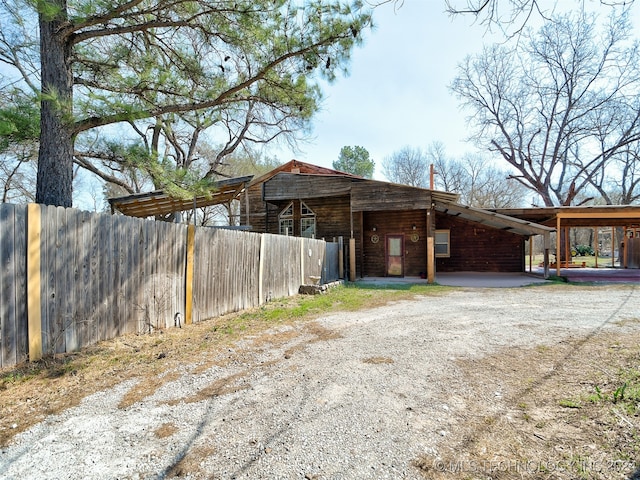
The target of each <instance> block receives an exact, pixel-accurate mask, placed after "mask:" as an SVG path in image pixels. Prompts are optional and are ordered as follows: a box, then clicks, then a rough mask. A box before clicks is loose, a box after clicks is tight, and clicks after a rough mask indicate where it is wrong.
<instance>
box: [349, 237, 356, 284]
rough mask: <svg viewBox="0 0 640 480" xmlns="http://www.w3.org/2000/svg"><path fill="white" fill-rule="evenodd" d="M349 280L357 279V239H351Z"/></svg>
mask: <svg viewBox="0 0 640 480" xmlns="http://www.w3.org/2000/svg"><path fill="white" fill-rule="evenodd" d="M349 281H350V282H355V281H356V239H355V238H350V239H349Z"/></svg>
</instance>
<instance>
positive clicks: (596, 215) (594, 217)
mask: <svg viewBox="0 0 640 480" xmlns="http://www.w3.org/2000/svg"><path fill="white" fill-rule="evenodd" d="M494 211H495V212H497V213H501V214H504V215H508V216H512V217H516V218H520V219H523V220H528V221H532V222H536V223H539V224H542V225H547V226H555V230H556V231H557V232H558V235H559V237H560V239H561V240H560V241H556V265H555V268H556V274H557V275H558V276H560V272H561V269H562V268H563V267H568V266H569V264H568V263H566V262H565V263H563V262H562V261H561V259H562V258H570V251H569V249H570V244H569V229H570V228H578V227H580V228H594V229H595V234H596V238H595V243H596V245H597V243H598V239H597V232H598V228H603V227H604V228H606V227H608V228H611V229H612V244H613V239H614V237H615V229H616V228H622V231H623V235H622V239H621V241H620V244H621V245H622V246H623V247H624V250H623V255H622V265H621V266H622V267H623V268H629V267H632V268H638V267H639V266H640V265H639V264H640V260H639V259H640V206H637V205H599V206H580V207H545V208H521V209H496V210H494ZM596 250H597V249H596ZM612 258H613V251H612Z"/></svg>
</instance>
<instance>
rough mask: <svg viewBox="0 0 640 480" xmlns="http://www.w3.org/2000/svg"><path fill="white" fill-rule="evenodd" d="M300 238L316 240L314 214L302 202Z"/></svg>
mask: <svg viewBox="0 0 640 480" xmlns="http://www.w3.org/2000/svg"><path fill="white" fill-rule="evenodd" d="M300 213H301V215H302V217H301V218H300V236H301V237H307V238H316V214H315V213H313V210H311V209H310V208H309V207H308V206H307V205H306V204H305V203H304V202H301V203H300Z"/></svg>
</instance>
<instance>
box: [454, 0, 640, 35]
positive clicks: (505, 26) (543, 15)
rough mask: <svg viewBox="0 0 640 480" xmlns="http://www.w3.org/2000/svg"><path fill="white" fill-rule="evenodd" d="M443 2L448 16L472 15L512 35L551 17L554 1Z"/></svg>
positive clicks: (624, 2) (577, 1) (606, 2)
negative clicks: (535, 22) (535, 21)
mask: <svg viewBox="0 0 640 480" xmlns="http://www.w3.org/2000/svg"><path fill="white" fill-rule="evenodd" d="M634 2H635V0H599V3H600V4H601V5H603V6H607V7H630V6H631V5H632V4H633V3H634ZM563 3H564V2H563ZM567 3H568V2H567ZM573 4H574V5H573V7H574V9H578V10H582V9H583V8H584V0H573ZM445 5H446V10H447V12H448V13H449V14H450V15H467V16H472V17H473V18H474V19H475V21H477V22H479V23H480V24H481V25H484V26H485V27H486V28H487V29H488V30H489V31H493V30H494V29H498V30H500V31H502V32H503V33H504V34H505V36H506V37H514V36H517V35H519V34H520V33H522V32H523V31H524V29H525V28H526V27H527V25H528V24H529V23H530V21H531V20H533V19H542V20H544V21H548V20H550V19H551V17H552V16H553V13H554V10H555V8H556V6H557V2H556V1H551V2H549V1H547V2H545V1H541V0H445ZM565 6H566V4H565Z"/></svg>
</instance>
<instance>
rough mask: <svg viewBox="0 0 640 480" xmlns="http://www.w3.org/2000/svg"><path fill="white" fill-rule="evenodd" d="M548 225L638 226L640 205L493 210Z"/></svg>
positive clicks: (639, 223)
mask: <svg viewBox="0 0 640 480" xmlns="http://www.w3.org/2000/svg"><path fill="white" fill-rule="evenodd" d="M493 211H495V212H496V213H500V214H503V215H508V216H512V217H516V218H520V219H523V220H528V221H532V222H537V223H540V224H543V225H547V226H556V225H557V221H558V219H560V220H561V224H562V226H563V227H637V226H640V206H638V205H594V206H580V207H541V208H501V209H496V210H493Z"/></svg>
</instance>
